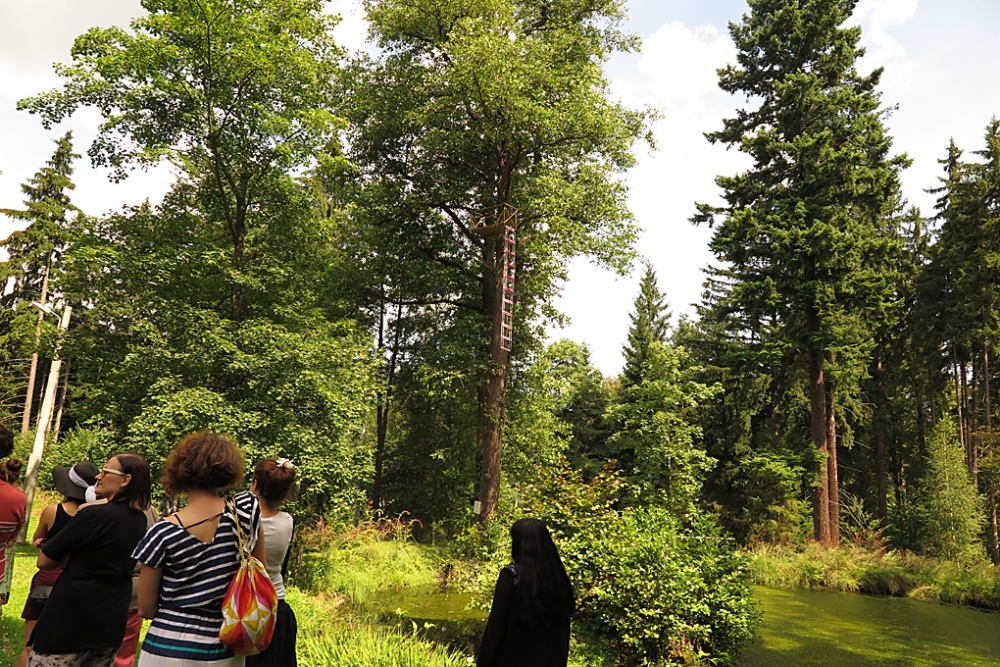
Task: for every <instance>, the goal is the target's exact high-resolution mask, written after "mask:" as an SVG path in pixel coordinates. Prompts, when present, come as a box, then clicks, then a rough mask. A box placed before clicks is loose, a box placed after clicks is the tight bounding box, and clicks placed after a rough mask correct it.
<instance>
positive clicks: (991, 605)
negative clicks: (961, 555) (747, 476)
mask: <svg viewBox="0 0 1000 667" xmlns="http://www.w3.org/2000/svg"><path fill="white" fill-rule="evenodd" d="M750 555H751V563H750V569H751V575H752V578H753V582H754V583H755V584H758V585H760V586H770V587H776V588H796V587H798V588H830V589H833V590H838V591H850V592H860V593H872V594H877V595H896V596H905V597H912V598H917V599H922V600H936V601H938V602H945V603H948V604H962V605H970V606H974V607H980V608H983V609H1000V572H998V571H997V569H996V568H994V567H993V566H992V565H990V564H988V563H976V564H963V563H957V562H953V561H947V560H941V559H937V558H927V557H925V556H919V555H916V554H911V553H908V552H898V551H888V552H881V551H874V550H870V549H864V548H861V547H856V546H849V545H844V546H841V547H839V548H835V549H828V548H824V547H822V546H820V545H818V544H815V543H812V544H807V545H805V546H803V547H799V548H791V547H775V546H758V547H756V548H754V549H753V550H752V551H751V552H750Z"/></svg>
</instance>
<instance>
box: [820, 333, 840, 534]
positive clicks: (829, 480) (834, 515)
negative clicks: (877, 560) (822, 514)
mask: <svg viewBox="0 0 1000 667" xmlns="http://www.w3.org/2000/svg"><path fill="white" fill-rule="evenodd" d="M826 360H827V362H829V363H830V364H832V363H833V361H834V355H833V353H832V352H827V353H826ZM823 394H824V398H825V402H826V449H827V452H829V457H828V458H827V459H826V464H827V465H826V487H827V492H828V493H829V501H828V502H829V509H830V544H832V545H834V546H836V545H838V544H840V481H839V476H838V474H837V418H836V411H835V409H834V405H835V403H836V397H835V396H834V393H833V380H832V379H831V378H830V377H829V376H827V378H826V382H825V386H824V391H823Z"/></svg>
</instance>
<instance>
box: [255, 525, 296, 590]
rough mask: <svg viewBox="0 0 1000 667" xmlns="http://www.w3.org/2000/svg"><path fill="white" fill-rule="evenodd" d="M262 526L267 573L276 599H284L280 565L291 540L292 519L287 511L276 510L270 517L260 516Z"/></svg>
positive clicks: (283, 582)
mask: <svg viewBox="0 0 1000 667" xmlns="http://www.w3.org/2000/svg"><path fill="white" fill-rule="evenodd" d="M260 522H261V524H262V525H263V526H264V552H265V553H266V554H267V574H268V576H270V577H271V583H273V584H274V590H275V591H277V592H278V599H279V600H284V599H285V581H284V579H283V578H282V577H281V566H282V564H283V563H284V562H285V552H286V551H288V545H289V544H290V543H291V541H292V526H293V524H294V521H293V520H292V515H291V514H289V513H288V512H278V513H277V514H275V515H274V516H272V517H264V516H262V517H261V519H260Z"/></svg>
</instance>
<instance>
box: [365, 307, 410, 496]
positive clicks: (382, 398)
mask: <svg viewBox="0 0 1000 667" xmlns="http://www.w3.org/2000/svg"><path fill="white" fill-rule="evenodd" d="M385 306H386V301H385V294H384V293H383V299H382V305H381V306H380V308H379V334H378V336H379V338H378V346H379V350H380V351H381V350H382V349H383V348H384V341H385V327H386V326H387V324H386V318H385ZM402 311H403V307H402V306H400V305H397V306H396V317H395V319H394V320H393V336H392V347H391V349H390V351H389V362H388V364H389V366H388V368H387V369H386V385H385V391H384V392H380V393H379V395H378V398H377V400H376V404H375V477H374V479H373V480H372V497H371V500H372V507H373V509H379V508H380V507H381V501H382V477H383V474H382V470H383V467H384V464H385V440H386V435H387V434H388V431H389V408H390V405H389V404H390V401H391V400H392V394H393V387H394V385H395V381H396V362H397V360H398V358H399V344H400V337H401V325H400V323H399V318H400V316H401V315H402Z"/></svg>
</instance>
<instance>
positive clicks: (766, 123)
mask: <svg viewBox="0 0 1000 667" xmlns="http://www.w3.org/2000/svg"><path fill="white" fill-rule="evenodd" d="M856 4H857V3H856V0H817V1H816V2H799V1H798V0H750V2H749V7H750V11H749V12H748V13H746V14H744V15H743V18H742V20H741V21H740V22H739V23H732V24H730V33H731V35H732V38H733V41H734V42H735V44H736V48H737V50H738V55H737V59H736V62H735V63H732V64H730V65H728V66H727V67H725V68H723V69H721V70H719V85H720V87H721V88H722V89H723V90H725V91H727V92H729V93H733V94H737V95H740V96H744V97H745V99H747V100H752V103H751V106H749V107H747V108H744V109H741V110H740V111H739V112H738V113H737V114H736V116H735V117H733V118H729V119H726V120H724V122H723V128H722V129H721V130H719V131H717V132H712V133H709V134H708V135H707V136H708V138H709V140H710V141H712V142H713V143H721V144H724V145H726V146H728V147H730V148H737V149H739V150H740V151H741V152H743V153H746V154H747V155H748V156H749V157H751V158H752V159H753V161H754V164H753V166H752V167H751V168H750V169H749V170H747V171H745V172H742V173H740V174H736V175H732V176H720V177H718V178H717V179H716V183H717V184H718V185H719V187H720V188H721V189H722V190H723V197H724V199H725V205H724V206H722V207H715V206H710V205H704V204H700V205H698V213H697V214H696V215H695V216H694V217H693V221H694V222H695V223H696V224H712V225H713V237H712V241H711V244H710V246H711V249H712V252H713V253H714V254H715V256H716V258H717V260H718V261H719V263H720V268H718V269H712V270H711V271H710V282H709V290H708V294H707V299H706V301H707V303H706V304H705V306H706V307H705V310H706V311H708V316H707V318H706V319H707V320H708V322H707V323H706V325H707V326H706V328H707V329H709V330H710V332H711V336H712V338H713V339H714V340H715V341H716V346H717V351H716V353H715V354H713V355H712V357H713V358H710V359H708V360H706V361H707V362H708V363H710V364H711V365H713V366H717V367H720V368H721V369H722V371H723V373H727V372H729V373H731V374H732V381H733V382H734V383H743V382H747V383H750V385H749V386H748V389H749V390H750V392H751V400H749V401H747V402H746V403H744V405H743V406H738V407H742V408H743V409H741V410H739V414H738V415H737V417H738V419H739V420H740V421H741V422H743V424H742V426H743V433H745V432H746V430H745V428H746V426H747V424H746V422H748V421H750V422H752V421H753V420H755V419H756V420H758V423H759V427H760V428H766V427H774V426H786V425H787V426H790V427H791V428H782V429H780V430H777V429H776V430H772V431H771V432H770V433H768V436H767V437H768V439H769V440H773V439H780V438H788V439H789V440H793V441H798V442H799V443H804V442H806V439H805V438H804V437H802V436H803V435H806V434H805V433H802V431H805V428H804V426H805V425H811V426H812V428H811V440H812V441H813V444H814V445H815V448H816V450H817V452H822V451H825V450H826V444H825V443H826V434H827V433H828V429H827V428H826V425H827V423H826V418H825V415H826V413H827V408H826V395H825V391H826V388H827V387H828V386H830V385H831V383H832V390H833V392H834V393H831V394H830V397H831V399H832V400H831V401H830V404H831V407H832V406H838V407H837V409H836V410H835V414H837V415H839V417H838V419H837V427H838V428H839V429H841V431H840V433H841V435H842V436H843V435H847V436H848V438H849V432H848V433H845V431H847V429H845V427H849V426H850V423H849V422H847V421H846V420H845V419H844V416H843V413H852V412H855V405H856V402H857V396H858V385H859V381H860V379H861V378H863V377H864V376H865V375H866V374H867V373H868V369H869V364H870V361H871V356H872V352H873V350H874V347H875V345H874V333H875V331H876V329H877V328H878V327H879V326H883V325H885V324H886V323H889V322H892V321H893V320H894V319H895V318H896V317H897V316H898V314H897V313H896V312H895V311H894V309H893V307H892V304H893V303H894V301H895V299H896V295H895V293H894V285H893V280H892V278H893V276H892V274H891V273H890V272H888V271H886V270H885V268H886V267H895V266H897V265H899V263H900V258H901V256H902V254H903V250H902V245H903V244H902V240H901V236H900V235H899V234H897V233H895V227H896V226H897V223H898V220H897V218H896V215H895V214H896V213H897V212H898V211H899V209H900V207H901V197H900V192H899V172H900V171H901V170H902V169H903V168H904V167H906V166H907V164H908V160H907V158H906V157H905V156H892V155H891V149H892V140H891V138H890V137H889V135H888V134H887V132H886V129H885V126H884V119H885V116H886V114H887V110H886V109H883V108H880V99H879V93H878V90H877V88H878V85H879V81H880V77H881V74H882V71H881V70H880V69H876V70H875V71H873V72H872V73H870V74H867V75H865V74H862V73H860V72H859V71H858V69H857V63H858V60H859V59H860V58H861V56H862V54H863V53H864V51H863V49H862V48H861V46H860V39H861V29H860V28H859V27H857V26H853V25H849V21H848V19H849V18H850V16H851V14H852V12H853V10H854V8H855V6H856ZM717 218H721V220H719V219H717ZM834 360H835V361H834ZM807 382H808V383H807ZM805 387H815V388H816V391H814V392H812V393H808V392H807V391H806V390H805ZM727 389H728V387H727ZM761 392H763V395H762V393H761ZM797 395H804V396H806V397H808V399H809V401H808V403H807V404H806V405H807V409H806V412H805V415H802V416H806V415H808V418H809V420H811V421H806V420H801V421H800V419H798V418H797V417H799V408H798V406H796V405H795V403H794V401H795V399H796V396H797ZM762 399H763V400H762ZM769 403H770V404H769ZM762 404H763V405H762ZM759 407H765V408H770V414H768V413H766V412H764V413H761V412H757V410H758V409H759ZM775 417H777V418H775ZM782 422H784V423H782ZM754 426H755V427H758V424H755V425H754ZM738 427H739V425H737V428H738ZM795 431H798V433H796V432H795ZM806 433H809V432H808V431H806ZM775 436H777V438H775ZM727 437H728V438H733V439H735V438H734V436H733V435H731V434H727ZM739 437H741V436H736V438H739ZM806 437H809V436H808V435H807V436H806ZM841 439H843V438H841ZM847 442H850V440H849V439H848V441H847ZM721 444H722V447H721V448H722V449H730V452H727V453H732V454H735V456H733V457H732V460H739V459H740V458H742V455H741V454H742V453H741V452H738V451H737V452H732V451H731V450H732V449H740V448H742V447H741V446H742V445H745V444H747V443H739V442H733V441H732V440H731V441H730V442H726V443H721ZM775 445H778V446H775ZM768 449H769V450H771V451H776V450H779V451H780V450H781V449H784V447H781V446H780V444H778V443H771V445H770V447H768ZM797 449H798V450H799V451H793V452H792V453H793V455H795V456H797V457H799V461H798V462H796V463H797V464H800V465H801V464H805V463H809V466H808V467H806V466H803V467H805V468H806V470H808V471H810V472H813V473H815V472H816V471H817V470H818V468H819V466H820V465H821V464H822V461H823V456H822V455H821V454H819V455H817V456H813V457H811V460H809V459H807V457H806V455H804V453H803V452H801V444H799V445H798V447H797ZM803 482H804V484H805V486H807V487H808V486H812V485H813V483H814V479H805V480H803ZM821 493H825V494H827V495H826V497H828V498H829V500H830V502H831V503H837V498H838V493H837V489H836V488H833V487H828V488H824V489H822V490H821ZM821 506H822V505H820V507H821ZM833 507H834V508H836V507H837V505H836V504H834V505H833ZM827 525H828V524H827V515H825V514H819V513H817V515H816V529H817V533H818V534H823V535H825V534H826V530H825V528H826V526H827Z"/></svg>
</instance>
